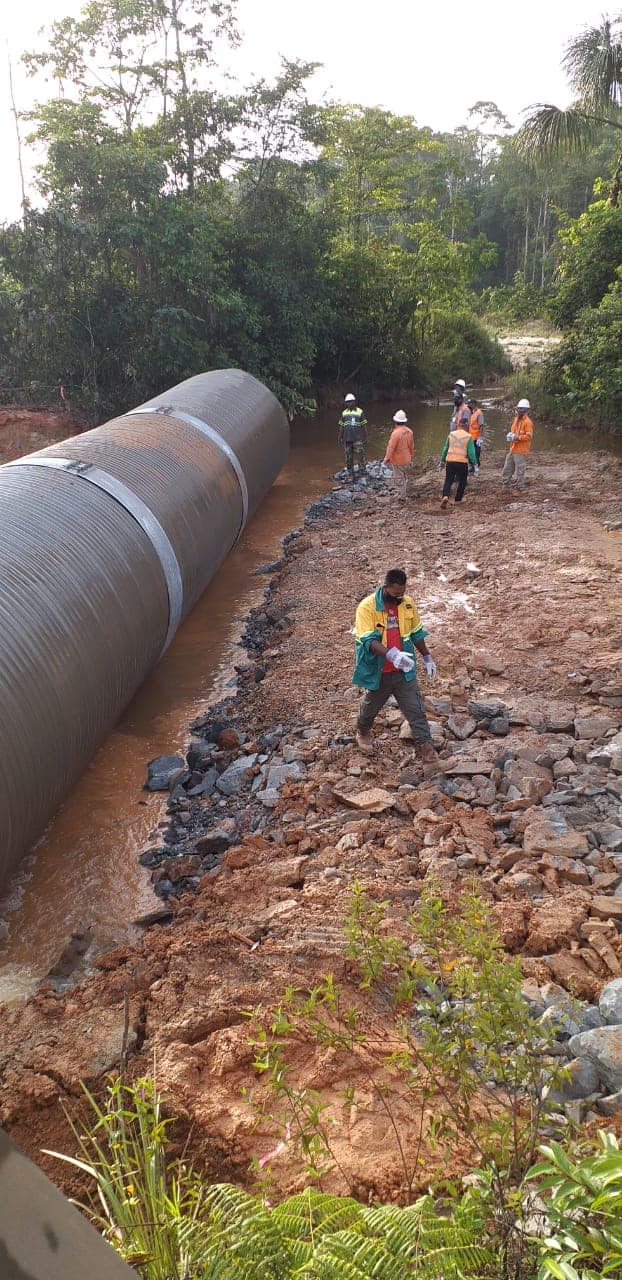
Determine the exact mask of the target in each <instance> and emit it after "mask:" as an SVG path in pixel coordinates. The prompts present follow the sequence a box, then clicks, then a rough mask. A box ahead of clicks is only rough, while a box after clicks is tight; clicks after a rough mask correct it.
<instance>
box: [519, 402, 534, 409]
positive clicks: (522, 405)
mask: <svg viewBox="0 0 622 1280" xmlns="http://www.w3.org/2000/svg"><path fill="white" fill-rule="evenodd" d="M516 408H517V409H531V405H530V403H529V401H528V400H519V402H518V404H517V406H516Z"/></svg>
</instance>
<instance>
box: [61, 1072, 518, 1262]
mask: <svg viewBox="0 0 622 1280" xmlns="http://www.w3.org/2000/svg"><path fill="white" fill-rule="evenodd" d="M87 1099H88V1102H89V1105H90V1108H91V1114H92V1117H93V1118H92V1121H91V1123H90V1124H88V1125H87V1127H86V1128H85V1131H84V1132H83V1133H78V1131H77V1130H75V1129H74V1133H75V1135H76V1139H77V1141H78V1147H79V1152H80V1155H79V1157H77V1158H74V1157H69V1156H65V1155H63V1156H59V1158H60V1159H62V1160H65V1161H68V1162H69V1163H70V1164H73V1165H74V1166H77V1167H78V1168H79V1169H81V1170H82V1171H83V1172H84V1173H85V1174H86V1175H87V1176H88V1177H89V1178H90V1179H91V1181H92V1184H93V1186H92V1190H91V1189H90V1188H89V1190H90V1196H89V1201H88V1203H87V1204H84V1205H81V1206H80V1207H81V1208H82V1209H83V1210H84V1212H86V1213H87V1215H88V1216H89V1217H90V1218H91V1219H92V1221H93V1222H94V1223H95V1225H96V1226H97V1227H99V1229H100V1230H101V1231H102V1233H103V1235H104V1236H105V1237H106V1239H108V1240H109V1241H110V1243H111V1244H112V1245H113V1246H114V1248H115V1249H116V1250H117V1252H118V1253H119V1254H120V1255H121V1257H122V1258H124V1259H125V1261H126V1262H128V1263H130V1264H131V1265H132V1266H134V1267H136V1268H137V1270H138V1272H139V1274H140V1275H141V1276H143V1277H144V1280H290V1277H292V1278H293V1277H301V1278H302V1277H308V1278H309V1280H312V1278H314V1280H325V1278H326V1280H328V1278H329V1277H330V1278H331V1280H332V1277H335V1280H336V1278H337V1277H339V1276H342V1275H343V1276H344V1277H347V1278H348V1280H358V1278H359V1277H361V1280H362V1277H368V1276H371V1275H374V1276H377V1277H378V1278H379V1280H383V1277H386V1278H387V1280H409V1278H410V1277H412V1276H413V1275H416V1276H417V1277H420V1280H441V1278H442V1280H463V1278H464V1280H466V1277H471V1276H473V1277H482V1276H485V1275H492V1274H494V1272H493V1271H492V1270H491V1268H492V1267H493V1264H494V1254H493V1252H492V1249H491V1247H490V1245H487V1244H486V1243H485V1227H486V1219H485V1215H484V1214H483V1212H482V1209H481V1207H480V1204H479V1200H478V1198H477V1197H476V1196H474V1195H473V1193H471V1192H468V1193H467V1194H466V1195H464V1196H463V1197H462V1199H461V1200H459V1201H456V1202H455V1203H452V1205H451V1213H441V1212H439V1207H438V1206H437V1205H436V1204H435V1202H434V1200H433V1198H432V1197H431V1196H429V1195H428V1196H422V1197H420V1198H419V1199H418V1200H417V1201H416V1202H415V1203H414V1204H412V1205H410V1206H409V1207H408V1208H407V1209H401V1208H399V1207H398V1206H396V1205H378V1206H375V1207H373V1208H367V1207H364V1206H363V1205H361V1204H359V1203H357V1201H356V1200H353V1199H351V1198H349V1197H345V1196H330V1195H324V1194H322V1193H321V1192H318V1191H315V1190H312V1189H310V1188H308V1189H307V1190H305V1191H303V1192H302V1193H300V1194H299V1195H295V1196H291V1197H290V1198H289V1199H287V1200H284V1201H283V1202H282V1203H281V1204H279V1205H276V1206H275V1207H270V1206H269V1205H268V1204H266V1203H265V1202H264V1200H263V1199H262V1197H261V1196H258V1195H251V1194H249V1193H248V1192H246V1191H244V1190H242V1189H241V1188H239V1187H234V1186H230V1185H226V1184H215V1185H203V1184H202V1182H201V1180H200V1179H199V1177H198V1176H197V1175H196V1174H195V1173H193V1172H192V1171H191V1170H188V1169H187V1168H186V1167H184V1165H183V1164H180V1163H176V1164H174V1163H173V1162H172V1161H169V1160H168V1158H167V1151H166V1122H165V1121H163V1120H162V1116H161V1102H160V1099H159V1097H158V1095H157V1093H156V1091H155V1088H154V1085H153V1082H152V1081H151V1080H150V1079H142V1080H138V1081H137V1082H136V1083H135V1084H134V1085H128V1084H123V1083H122V1082H121V1081H120V1080H119V1079H118V1078H115V1079H112V1080H111V1082H110V1084H109V1087H108V1090H107V1095H106V1100H105V1103H104V1105H103V1107H100V1106H99V1105H98V1104H97V1103H96V1102H95V1099H94V1098H93V1097H92V1096H91V1095H90V1094H89V1093H88V1092H87ZM50 1154H52V1155H58V1153H57V1152H51V1153H50Z"/></svg>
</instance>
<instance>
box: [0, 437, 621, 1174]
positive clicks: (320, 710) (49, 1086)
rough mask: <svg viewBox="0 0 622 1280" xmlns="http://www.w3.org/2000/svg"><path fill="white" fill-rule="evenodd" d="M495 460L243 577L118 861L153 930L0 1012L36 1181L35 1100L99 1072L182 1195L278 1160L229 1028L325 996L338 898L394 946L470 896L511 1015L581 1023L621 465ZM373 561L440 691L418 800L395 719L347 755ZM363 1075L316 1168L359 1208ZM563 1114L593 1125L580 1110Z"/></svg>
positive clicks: (241, 1035) (309, 1080) (610, 889)
mask: <svg viewBox="0 0 622 1280" xmlns="http://www.w3.org/2000/svg"><path fill="white" fill-rule="evenodd" d="M499 463H500V456H499V455H496V454H494V453H493V452H489V453H487V455H486V460H485V464H484V468H483V470H482V473H481V475H480V477H478V479H477V480H476V481H472V482H471V483H470V487H469V490H468V492H467V498H468V501H467V502H466V504H465V505H464V507H463V508H462V509H456V510H450V511H449V512H448V513H442V512H441V511H440V510H439V504H438V492H439V487H440V486H439V476H438V473H437V472H436V471H423V470H422V471H421V473H420V475H419V477H418V478H417V480H416V481H415V484H414V494H413V497H412V499H411V500H410V501H409V502H408V503H407V504H401V503H399V502H397V501H396V500H395V499H394V498H393V497H392V496H391V495H390V494H389V493H388V492H387V491H386V490H384V489H381V491H380V492H376V491H374V490H367V491H365V490H363V491H362V492H361V493H356V495H355V496H353V495H352V493H351V491H350V490H349V489H347V488H343V489H338V490H337V492H336V493H334V494H333V495H332V496H331V497H330V498H328V499H327V500H326V501H323V502H320V503H317V504H314V505H313V507H312V508H311V509H310V512H309V515H308V518H307V521H306V523H305V527H304V529H302V530H301V531H299V532H297V533H296V534H295V536H290V537H289V538H288V539H286V544H285V547H284V554H283V558H282V561H281V562H280V563H278V564H274V565H273V566H266V573H265V578H266V582H267V584H268V587H267V595H266V600H265V603H264V605H263V606H261V607H260V608H259V609H258V610H255V611H254V612H253V614H252V615H251V618H250V619H249V625H248V626H247V646H248V661H247V662H245V663H243V664H239V665H240V670H239V671H238V688H237V690H236V691H234V692H233V694H232V697H231V698H230V699H227V700H226V701H224V702H222V703H220V704H219V705H218V706H217V707H215V708H213V709H212V710H211V711H210V712H209V713H208V714H207V716H202V717H201V718H200V720H199V721H198V722H195V724H194V726H193V742H192V744H191V747H190V752H189V756H188V758H187V759H186V760H183V761H181V762H179V764H175V765H171V767H170V768H171V771H172V770H175V769H176V770H178V772H177V776H175V774H174V773H173V776H172V777H170V776H169V782H170V783H171V784H172V791H171V793H170V801H169V808H170V814H169V817H168V819H167V820H166V821H165V822H164V820H163V826H162V828H161V836H160V837H159V838H158V840H157V841H153V842H152V844H151V846H150V849H149V850H148V851H147V852H146V859H145V860H151V871H152V875H153V878H154V881H155V883H156V886H157V889H158V892H159V894H160V895H161V898H162V914H161V917H160V922H159V923H154V924H152V925H150V926H145V928H144V937H143V939H142V941H141V942H139V943H138V944H137V945H129V944H128V945H124V946H121V947H118V948H116V949H115V950H113V951H111V952H108V953H107V954H104V955H102V956H101V957H100V958H99V959H98V961H97V964H96V968H97V972H96V974H95V975H93V976H91V977H89V978H87V979H86V980H85V981H84V982H83V983H82V984H81V985H79V986H77V987H74V988H70V989H68V990H62V987H63V983H64V979H63V978H62V976H60V977H59V978H58V980H57V981H56V983H53V982H50V983H47V984H44V986H43V987H42V988H41V989H40V991H39V992H38V993H37V994H36V995H35V996H33V997H32V998H31V999H30V1000H29V1001H28V1002H27V1003H26V1005H24V1006H23V1007H22V1008H21V1009H19V1010H14V1011H8V1010H5V1011H4V1012H3V1013H2V1015H1V1018H0V1026H1V1030H2V1045H3V1048H2V1053H1V1054H0V1072H1V1077H2V1086H3V1091H2V1105H1V1110H0V1120H1V1122H2V1123H3V1124H4V1125H5V1127H6V1128H7V1129H8V1131H9V1133H10V1134H11V1135H12V1136H13V1138H14V1139H15V1140H16V1141H17V1142H18V1143H19V1144H20V1145H21V1146H22V1147H23V1148H24V1149H25V1150H26V1151H27V1152H28V1154H30V1155H32V1156H33V1157H34V1158H35V1159H36V1160H37V1162H38V1163H40V1164H42V1165H44V1166H45V1167H46V1169H47V1171H48V1172H49V1173H50V1174H51V1175H52V1176H53V1177H54V1178H55V1180H56V1181H61V1179H62V1178H63V1177H65V1175H64V1174H62V1171H59V1167H58V1165H57V1164H56V1163H55V1162H54V1161H51V1160H49V1159H48V1158H47V1157H42V1156H41V1153H40V1148H41V1147H48V1148H52V1149H61V1150H69V1149H72V1140H71V1138H70V1137H69V1134H68V1131H67V1127H66V1124H65V1122H64V1120H63V1115H62V1110H61V1107H60V1101H62V1102H63V1104H64V1105H65V1106H66V1107H68V1109H69V1111H70V1112H71V1113H72V1114H76V1113H77V1111H78V1110H79V1106H80V1104H79V1097H80V1088H79V1080H80V1079H82V1080H84V1081H86V1082H87V1083H88V1084H89V1086H90V1087H93V1088H95V1090H96V1091H99V1090H100V1089H101V1087H102V1084H103V1080H104V1077H105V1074H106V1073H107V1072H108V1071H111V1070H114V1069H115V1068H116V1067H117V1065H118V1063H119V1059H120V1056H121V1052H122V1050H123V1051H124V1052H125V1053H126V1055H127V1059H128V1067H129V1069H130V1070H131V1072H132V1073H133V1074H136V1073H139V1072H149V1071H151V1070H152V1067H153V1060H154V1055H155V1059H156V1063H157V1078H158V1083H159V1086H160V1088H161V1089H162V1090H163V1092H164V1094H165V1097H166V1098H167V1102H168V1105H169V1106H170V1109H171V1111H172V1112H173V1113H174V1114H176V1115H179V1116H180V1117H181V1121H182V1123H181V1129H180V1141H181V1139H182V1137H184V1136H188V1135H189V1137H188V1141H189V1151H190V1153H191V1154H192V1155H193V1156H194V1157H195V1158H196V1159H197V1160H198V1161H199V1163H200V1164H202V1165H204V1167H205V1168H206V1171H207V1173H208V1175H209V1176H211V1177H217V1178H233V1179H236V1180H246V1179H247V1176H248V1167H249V1165H250V1162H251V1159H252V1158H253V1157H261V1156H262V1155H264V1154H265V1153H266V1152H268V1151H269V1150H270V1149H271V1148H272V1147H273V1146H274V1143H275V1136H278V1135H275V1131H274V1128H272V1127H271V1126H269V1125H267V1124H266V1123H265V1122H264V1123H263V1124H262V1125H261V1126H260V1127H259V1128H258V1127H257V1124H256V1114H255V1111H254V1109H253V1106H252V1105H251V1103H250V1101H249V1099H248V1098H245V1097H244V1096H243V1094H242V1090H243V1088H247V1089H251V1090H253V1091H254V1093H255V1098H256V1099H257V1098H258V1097H260V1096H261V1084H260V1081H259V1079H258V1078H257V1076H256V1075H255V1073H254V1072H253V1069H252V1057H253V1053H252V1050H251V1048H250V1046H249V1044H248V1020H247V1016H246V1015H247V1013H248V1011H249V1010H250V1009H257V1008H259V1009H263V1010H269V1009H271V1008H273V1007H274V1005H275V1004H276V1003H277V1002H278V1000H279V997H280V996H281V994H282V992H283V991H284V989H285V987H286V986H288V985H299V986H303V987H308V986H312V985H313V984H314V982H316V981H318V980H319V979H320V978H321V977H322V976H323V975H325V974H326V973H327V972H329V971H332V972H334V973H335V974H336V975H337V976H339V977H340V978H341V980H342V981H343V982H344V983H346V984H347V983H348V980H349V968H348V964H347V961H346V959H345V955H344V950H345V942H344V934H343V921H344V918H345V916H346V914H347V910H348V904H349V901H350V897H351V892H352V887H353V884H354V883H355V882H358V883H360V884H363V885H364V886H365V887H366V888H367V889H368V890H369V892H370V894H371V895H372V896H373V897H375V898H377V899H382V900H385V899H388V900H389V901H390V904H391V906H390V914H391V916H392V919H393V923H394V925H395V927H396V929H398V930H399V929H404V928H405V919H406V916H407V915H408V912H409V910H410V909H411V907H412V904H413V903H414V902H416V900H417V898H418V895H419V893H420V891H421V886H422V884H423V883H424V881H425V879H426V878H427V877H428V876H434V877H435V878H437V879H438V880H440V882H441V884H442V885H443V886H444V889H445V891H446V892H447V893H448V894H450V895H451V894H454V893H455V892H456V891H458V890H459V888H460V886H461V885H462V884H466V883H467V881H468V878H469V877H470V876H472V875H475V876H476V877H477V879H478V881H479V883H480V885H481V888H482V891H483V892H484V894H485V895H486V897H487V900H488V901H489V903H490V914H491V920H492V921H493V922H494V923H495V926H496V927H497V928H498V929H499V930H500V933H501V936H502V939H503V941H504V945H505V946H506V948H507V950H508V951H509V952H512V953H516V954H519V955H520V956H521V957H522V964H523V968H524V972H525V977H526V979H528V980H529V981H530V983H531V984H532V985H531V987H530V990H531V994H532V998H534V999H536V998H537V999H542V1000H543V1002H544V1001H545V999H549V1001H550V1002H552V1003H554V1002H555V998H556V992H557V998H558V999H561V998H563V993H564V991H570V992H572V994H573V995H575V996H576V997H578V998H579V1000H580V1001H581V1005H582V1007H583V1006H584V1005H585V1004H590V1005H592V1004H593V1002H594V1001H595V1000H596V999H597V998H598V995H599V993H600V991H601V989H602V987H603V986H604V985H605V984H606V983H607V982H608V981H609V980H610V979H612V978H615V977H618V976H619V975H620V974H622V935H621V934H620V932H619V928H620V927H622V897H621V896H619V894H618V890H619V887H620V885H621V884H622V831H621V830H620V827H619V825H618V824H619V821H620V820H619V807H620V800H621V798H622V774H621V772H620V760H621V756H620V747H619V739H618V737H617V735H618V733H619V729H620V723H621V722H622V672H621V662H622V650H621V649H620V647H619V620H620V612H621V611H622V605H621V602H620V592H619V571H620V560H621V558H622V533H621V532H620V529H619V523H618V525H617V527H616V522H617V521H618V522H619V510H618V509H617V498H616V494H617V492H618V488H619V480H620V474H621V468H620V464H619V463H617V462H616V461H615V460H614V459H612V458H610V457H607V456H605V455H602V454H601V455H582V456H581V457H559V456H556V457H551V456H546V455H545V456H542V455H541V456H539V457H538V458H537V459H536V458H534V459H532V460H530V464H529V488H528V491H527V493H526V494H525V496H524V498H523V499H522V500H520V501H516V500H511V499H510V500H508V499H507V498H505V497H503V496H502V495H501V494H500V493H499V485H498V467H499ZM393 563H398V564H403V565H404V567H405V568H406V569H407V571H408V574H409V584H410V590H411V592H412V594H413V596H414V597H415V599H416V600H417V601H418V603H419V606H420V609H421V612H422V615H423V618H424V622H425V625H426V627H427V630H428V632H429V639H428V643H429V647H430V649H431V651H432V653H433V654H434V656H435V658H436V660H437V663H438V668H439V675H438V679H437V681H436V682H435V683H434V684H426V683H425V679H424V678H422V684H425V693H426V695H427V705H428V714H429V717H430V719H431V721H432V722H433V725H434V737H435V740H436V742H437V744H438V747H439V754H440V760H441V771H440V772H439V774H438V776H437V777H435V778H433V779H424V778H423V776H422V775H421V773H420V772H419V771H418V769H417V766H416V764H415V762H414V759H413V752H412V747H411V746H410V745H409V743H408V741H407V740H405V739H404V738H403V737H402V736H401V733H400V725H401V715H400V713H399V712H398V711H397V710H396V709H393V710H390V709H387V710H386V711H385V713H384V714H383V716H382V717H381V718H380V719H379V721H378V722H377V726H376V752H375V754H374V756H373V757H371V758H370V759H368V758H366V757H364V756H361V754H360V753H359V752H358V751H357V750H356V747H355V745H354V743H353V742H352V740H351V735H352V732H353V723H354V718H355V714H356V706H357V701H358V693H357V691H356V690H355V689H354V688H353V687H352V686H351V685H350V683H349V680H350V673H351V666H352V639H351V635H350V634H349V629H350V627H351V624H352V617H353V612H354V608H355V605H356V602H357V600H358V599H359V598H360V597H361V596H362V595H363V594H365V593H367V592H368V591H369V590H371V589H372V588H373V586H374V585H375V584H376V583H377V582H378V581H379V579H380V577H381V575H382V573H383V572H384V570H385V569H386V567H388V566H389V565H391V564H393ZM371 790H373V791H375V792H376V793H377V794H376V795H375V796H372V797H370V796H369V795H368V794H367V793H369V792H370V791H371ZM547 983H548V984H550V983H554V984H557V985H556V986H554V987H546V984H547ZM55 986H56V987H57V988H58V989H55ZM536 987H537V997H536V994H535V993H536ZM357 998H358V999H359V1001H360V999H361V996H360V993H357ZM369 1013H370V1017H373V1018H376V1020H377V1011H376V1012H374V1011H373V1010H370V1011H369ZM380 1032H381V1033H382V1034H384V1035H385V1037H386V1025H385V1024H382V1023H381V1024H380ZM370 1065H371V1068H372V1070H376V1069H378V1070H380V1069H381V1068H380V1063H377V1064H375V1065H374V1064H373V1063H371V1064H370V1063H369V1062H367V1063H366V1064H365V1070H363V1068H362V1067H361V1069H360V1071H359V1072H358V1074H357V1071H356V1069H354V1068H353V1069H352V1070H351V1071H349V1073H348V1083H349V1084H351V1085H352V1087H353V1089H354V1091H355V1094H358V1096H359V1097H360V1099H361V1106H360V1107H359V1108H358V1111H356V1112H355V1111H354V1110H352V1111H351V1112H350V1113H349V1118H348V1119H347V1122H346V1121H344V1120H343V1116H342V1117H341V1138H340V1143H339V1156H340V1159H341V1160H342V1162H343V1163H344V1164H345V1166H346V1167H347V1168H349V1169H350V1170H353V1171H355V1175H356V1176H355V1181H356V1182H357V1185H358V1187H359V1188H360V1190H361V1193H363V1194H368V1193H369V1194H373V1195H380V1196H384V1197H387V1196H390V1195H391V1194H392V1193H393V1191H394V1190H395V1188H396V1187H397V1186H398V1185H399V1178H400V1171H399V1164H398V1161H397V1158H396V1157H395V1156H394V1155H393V1154H392V1149H391V1148H390V1147H389V1145H388V1142H387V1132H386V1121H385V1120H383V1118H382V1116H379V1115H374V1114H369V1113H367V1112H366V1111H365V1107H364V1105H362V1103H363V1102H364V1099H365V1097H366V1095H367V1094H368V1091H369V1083H368V1076H369V1070H370ZM619 1066H620V1071H621V1073H622V1057H621V1060H620V1064H619ZM294 1069H295V1073H296V1078H297V1080H298V1082H299V1083H305V1084H307V1085H308V1086H309V1087H313V1088H315V1089H318V1090H319V1091H320V1092H321V1094H322V1097H323V1098H324V1099H325V1101H327V1102H328V1103H329V1104H331V1105H333V1106H334V1107H336V1106H337V1105H341V1103H340V1102H338V1100H339V1099H340V1091H341V1090H342V1089H343V1086H344V1083H345V1081H344V1079H342V1078H340V1076H339V1070H338V1068H337V1066H336V1065H335V1066H333V1065H332V1064H331V1059H330V1055H328V1056H327V1055H326V1053H323V1052H322V1051H320V1050H319V1049H318V1048H317V1046H315V1047H314V1046H310V1045H308V1044H304V1043H303V1044H300V1045H299V1046H298V1050H297V1053H296V1056H295V1062H294ZM366 1073H367V1075H366ZM366 1080H367V1083H366ZM605 1087H606V1091H607V1094H611V1093H612V1089H611V1088H610V1087H609V1086H608V1085H607V1086H605V1082H604V1080H603V1081H601V1086H600V1088H599V1093H598V1097H599V1098H602V1096H603V1088H605ZM620 1087H622V1080H621V1086H620ZM595 1108H596V1109H595ZM581 1110H582V1114H586V1113H587V1114H589V1113H590V1112H594V1114H595V1115H598V1114H600V1112H599V1111H598V1101H597V1099H596V1098H593V1099H592V1100H591V1101H589V1102H587V1103H585V1104H583V1103H582V1104H581ZM601 1123H602V1121H601ZM608 1123H613V1124H614V1125H615V1124H616V1123H617V1122H616V1120H615V1118H614V1119H613V1120H612V1121H611V1122H609V1121H608ZM404 1125H405V1126H406V1128H405V1133H406V1137H408V1120H407V1118H406V1117H405V1118H404ZM413 1136H414V1134H413ZM431 1158H432V1157H431ZM455 1163H456V1166H457V1167H460V1152H459V1151H457V1152H456V1153H455ZM273 1174H274V1177H275V1180H276V1185H277V1188H278V1189H279V1190H290V1189H291V1188H292V1187H294V1186H295V1185H298V1182H299V1179H300V1166H299V1165H298V1163H297V1161H296V1159H295V1158H294V1156H293V1154H291V1153H289V1151H288V1149H287V1147H286V1148H285V1150H284V1151H283V1152H282V1153H281V1154H280V1155H279V1157H278V1159H275V1160H274V1162H273ZM63 1185H65V1186H66V1187H69V1186H72V1187H73V1189H74V1190H75V1186H76V1184H75V1182H73V1183H72V1182H71V1177H70V1179H69V1182H67V1181H65V1182H64V1184H63Z"/></svg>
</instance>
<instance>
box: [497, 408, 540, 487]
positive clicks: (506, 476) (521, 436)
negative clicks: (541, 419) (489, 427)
mask: <svg viewBox="0 0 622 1280" xmlns="http://www.w3.org/2000/svg"><path fill="white" fill-rule="evenodd" d="M530 408H531V405H530V403H529V401H528V400H519V402H518V404H517V406H516V413H515V416H514V421H513V423H512V426H511V427H510V430H509V431H508V433H507V436H506V440H507V442H508V444H509V446H510V448H509V452H508V453H507V454H506V457H505V462H504V464H503V471H502V473H501V479H502V481H503V488H504V489H505V491H506V493H509V490H510V484H511V482H512V477H513V475H514V474H515V475H516V484H517V487H518V491H519V493H524V492H525V467H526V460H527V454H528V453H529V450H530V449H531V441H532V440H533V422H532V420H531V418H530V417H529V409H530Z"/></svg>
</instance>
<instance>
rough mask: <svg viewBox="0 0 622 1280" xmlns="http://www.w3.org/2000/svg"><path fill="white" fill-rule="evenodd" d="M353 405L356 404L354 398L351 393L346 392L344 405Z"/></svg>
mask: <svg viewBox="0 0 622 1280" xmlns="http://www.w3.org/2000/svg"><path fill="white" fill-rule="evenodd" d="M355 403H356V396H353V395H352V392H351V391H348V394H347V396H346V398H345V400H344V404H355Z"/></svg>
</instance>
